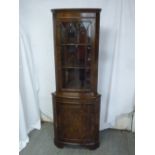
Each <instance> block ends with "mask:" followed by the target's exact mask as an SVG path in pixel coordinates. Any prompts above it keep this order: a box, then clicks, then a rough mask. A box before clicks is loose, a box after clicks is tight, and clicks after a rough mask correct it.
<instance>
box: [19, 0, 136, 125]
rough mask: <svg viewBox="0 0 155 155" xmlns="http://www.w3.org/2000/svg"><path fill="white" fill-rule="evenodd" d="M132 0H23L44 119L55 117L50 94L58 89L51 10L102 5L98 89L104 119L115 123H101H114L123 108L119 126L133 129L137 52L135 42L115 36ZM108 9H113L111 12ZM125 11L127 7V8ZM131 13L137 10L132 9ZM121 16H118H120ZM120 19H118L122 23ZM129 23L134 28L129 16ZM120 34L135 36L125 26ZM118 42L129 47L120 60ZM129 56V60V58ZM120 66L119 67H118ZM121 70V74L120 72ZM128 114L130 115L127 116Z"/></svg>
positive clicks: (22, 21)
mask: <svg viewBox="0 0 155 155" xmlns="http://www.w3.org/2000/svg"><path fill="white" fill-rule="evenodd" d="M130 1H133V0H117V1H116V0H86V1H83V0H66V1H62V0H56V1H54V0H46V1H42V0H21V1H20V24H21V26H22V27H23V30H24V31H25V33H26V34H27V37H28V39H29V40H30V43H31V48H32V51H33V55H34V58H35V61H34V63H35V68H36V72H37V75H38V82H39V105H40V109H41V115H42V118H43V119H44V120H47V121H52V120H53V111H52V99H51V94H50V93H51V92H54V91H55V66H54V46H53V20H52V13H51V11H50V10H51V9H53V8H101V9H102V11H101V18H100V32H101V33H100V54H99V80H98V83H99V87H98V91H99V93H101V94H102V108H101V113H102V115H101V119H102V120H104V121H105V122H111V124H112V125H110V124H109V123H107V124H106V123H105V124H104V123H101V126H102V127H101V128H106V127H112V126H114V125H115V123H116V122H117V121H118V120H117V119H119V117H120V116H119V115H120V113H122V111H123V112H124V114H122V116H123V117H125V119H123V123H121V124H120V123H118V128H129V126H130V124H131V120H130V119H129V118H128V116H129V115H130V114H129V115H128V113H130V112H131V111H133V109H134V56H133V54H134V53H133V52H132V53H131V52H130V51H133V49H130V45H131V44H133V43H128V40H125V39H123V40H121V39H117V40H115V37H116V36H117V35H118V34H117V33H115V31H117V29H118V28H119V27H118V26H120V25H121V24H120V23H121V19H122V18H126V17H125V16H127V17H128V16H130V14H129V15H127V14H125V13H128V12H125V13H124V15H125V16H122V15H121V16H120V17H119V15H120V14H122V13H121V11H122V8H123V5H124V6H128V5H129V9H131V7H132V6H130V3H129V2H130ZM124 2H125V3H124ZM126 3H129V4H126ZM108 10H110V11H109V12H108ZM123 11H126V10H125V9H124V10H123ZM130 11H132V9H131V10H129V13H130ZM104 13H106V15H107V16H105V14H104ZM107 13H108V14H107ZM131 14H133V13H132V12H131ZM117 15H118V18H116V17H117ZM116 20H118V22H117V21H116ZM127 22H128V23H126V25H125V26H126V28H127V29H130V26H131V21H130V20H128V19H127ZM117 23H118V24H117ZM121 26H122V25H121ZM125 26H124V25H123V28H125ZM131 28H132V27H131ZM119 33H120V34H122V36H121V37H124V38H125V37H127V38H129V37H132V36H133V35H134V34H132V33H126V30H125V29H121V32H119ZM115 41H117V43H116V45H119V42H120V41H121V42H122V44H121V49H122V50H124V49H125V51H126V52H124V53H123V52H122V53H123V54H124V55H123V57H125V59H121V60H119V53H118V54H117V53H116V54H117V55H115V51H114V48H115V49H117V48H119V47H118V46H116V47H113V44H115ZM107 49H108V50H107ZM120 51H121V50H120ZM116 57H118V58H116ZM126 58H127V59H128V60H129V61H126V60H127V59H126ZM115 60H117V61H119V64H118V63H117V62H115ZM115 63H116V64H115ZM124 64H125V65H124ZM113 66H114V67H113ZM116 67H118V68H119V69H118V70H117V68H116ZM111 68H112V69H111ZM112 73H113V74H114V76H113V75H112ZM117 73H118V75H116V74H117ZM131 73H132V74H131ZM121 77H123V78H121ZM127 93H128V94H127ZM109 103H112V104H109ZM117 103H119V104H117ZM126 114H127V117H126V116H125V115H126ZM116 116H118V118H116ZM126 118H127V119H126ZM121 120H122V119H121ZM104 121H103V122H104ZM119 124H120V125H119ZM122 125H123V127H122ZM116 127H117V125H116Z"/></svg>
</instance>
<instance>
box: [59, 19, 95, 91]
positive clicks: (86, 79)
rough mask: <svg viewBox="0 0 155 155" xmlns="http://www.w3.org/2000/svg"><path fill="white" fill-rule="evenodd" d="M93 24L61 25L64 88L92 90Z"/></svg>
mask: <svg viewBox="0 0 155 155" xmlns="http://www.w3.org/2000/svg"><path fill="white" fill-rule="evenodd" d="M91 32H92V31H91V22H90V21H74V22H62V23H61V45H60V46H61V62H62V77H63V81H62V87H63V88H67V89H90V86H91V82H90V67H91V55H92V46H91V42H92V39H91V36H92V35H91Z"/></svg>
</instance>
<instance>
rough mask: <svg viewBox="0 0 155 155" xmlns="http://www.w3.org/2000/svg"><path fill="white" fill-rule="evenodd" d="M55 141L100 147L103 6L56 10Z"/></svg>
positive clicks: (62, 143)
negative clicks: (99, 81) (99, 75)
mask: <svg viewBox="0 0 155 155" xmlns="http://www.w3.org/2000/svg"><path fill="white" fill-rule="evenodd" d="M51 11H52V13H53V27H54V51H55V52H54V54H55V75H56V92H54V93H52V98H53V114H54V116H53V118H54V137H55V138H54V143H55V145H56V146H57V147H59V148H63V147H64V145H81V146H85V147H88V148H89V149H96V148H97V147H99V120H100V118H99V115H100V95H99V94H98V93H97V79H98V48H99V25H100V11H101V10H100V9H53V10H51Z"/></svg>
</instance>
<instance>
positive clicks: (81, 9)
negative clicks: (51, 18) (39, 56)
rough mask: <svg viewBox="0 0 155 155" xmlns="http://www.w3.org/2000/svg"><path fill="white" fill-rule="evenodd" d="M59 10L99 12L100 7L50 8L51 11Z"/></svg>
mask: <svg viewBox="0 0 155 155" xmlns="http://www.w3.org/2000/svg"><path fill="white" fill-rule="evenodd" d="M61 11H65V12H68V11H82V12H100V11H101V9H100V8H63V9H60V8H58V9H51V12H61Z"/></svg>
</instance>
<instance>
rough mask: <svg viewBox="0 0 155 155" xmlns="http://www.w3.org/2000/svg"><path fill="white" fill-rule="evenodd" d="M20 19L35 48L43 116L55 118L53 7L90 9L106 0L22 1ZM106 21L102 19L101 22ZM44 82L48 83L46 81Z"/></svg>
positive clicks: (47, 118)
mask: <svg viewBox="0 0 155 155" xmlns="http://www.w3.org/2000/svg"><path fill="white" fill-rule="evenodd" d="M20 6H21V7H20V12H21V13H20V15H21V16H20V20H21V23H22V26H23V27H25V29H24V30H25V31H26V32H27V33H28V35H29V39H30V40H31V43H32V45H31V47H32V48H33V49H32V50H33V51H35V53H34V58H35V62H36V64H37V65H36V69H37V72H38V80H39V83H40V84H39V87H40V88H39V89H40V90H39V97H40V99H39V101H40V103H39V104H40V108H41V111H42V112H43V113H44V115H43V118H44V119H46V120H52V119H53V118H52V117H53V115H52V101H51V95H50V92H54V91H55V68H54V54H53V53H54V46H53V21H52V20H53V19H52V13H51V11H50V10H51V9H53V8H78V7H79V8H81V7H82V8H87V7H90V8H91V7H97V8H101V6H103V1H102V0H97V1H94V0H89V3H88V1H83V0H75V1H73V0H66V1H65V2H64V1H61V0H56V1H51V0H46V1H41V0H36V1H35V0H32V1H29V0H25V1H24V0H22V1H21V2H20ZM101 23H102V22H101ZM43 81H44V83H43Z"/></svg>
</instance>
